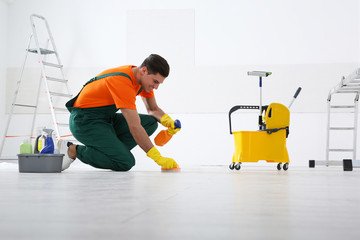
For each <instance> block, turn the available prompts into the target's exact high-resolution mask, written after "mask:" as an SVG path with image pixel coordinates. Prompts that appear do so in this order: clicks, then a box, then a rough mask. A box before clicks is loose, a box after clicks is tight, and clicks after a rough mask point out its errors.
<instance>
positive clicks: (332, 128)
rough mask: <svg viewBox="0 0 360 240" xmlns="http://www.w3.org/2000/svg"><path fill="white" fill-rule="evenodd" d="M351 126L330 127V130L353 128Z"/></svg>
mask: <svg viewBox="0 0 360 240" xmlns="http://www.w3.org/2000/svg"><path fill="white" fill-rule="evenodd" d="M354 129H355V128H353V127H331V128H330V130H354Z"/></svg>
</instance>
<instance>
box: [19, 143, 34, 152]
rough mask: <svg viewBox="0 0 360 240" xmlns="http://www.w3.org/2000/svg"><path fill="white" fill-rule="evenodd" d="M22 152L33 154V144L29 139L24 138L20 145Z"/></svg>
mask: <svg viewBox="0 0 360 240" xmlns="http://www.w3.org/2000/svg"><path fill="white" fill-rule="evenodd" d="M20 154H32V146H31V143H30V140H29V139H24V142H23V143H22V144H21V145H20Z"/></svg>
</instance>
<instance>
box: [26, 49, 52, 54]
mask: <svg viewBox="0 0 360 240" xmlns="http://www.w3.org/2000/svg"><path fill="white" fill-rule="evenodd" d="M26 50H27V51H28V52H31V53H38V50H37V49H36V48H30V49H26ZM40 53H41V54H42V55H46V54H54V53H55V51H53V50H49V49H44V48H40Z"/></svg>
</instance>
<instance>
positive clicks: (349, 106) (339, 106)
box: [330, 105, 355, 108]
mask: <svg viewBox="0 0 360 240" xmlns="http://www.w3.org/2000/svg"><path fill="white" fill-rule="evenodd" d="M330 108H355V106H354V105H343V106H341V105H334V106H330Z"/></svg>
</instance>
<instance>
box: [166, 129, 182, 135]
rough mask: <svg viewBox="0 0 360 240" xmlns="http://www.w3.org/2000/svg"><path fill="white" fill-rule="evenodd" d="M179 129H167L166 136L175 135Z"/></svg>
mask: <svg viewBox="0 0 360 240" xmlns="http://www.w3.org/2000/svg"><path fill="white" fill-rule="evenodd" d="M180 129H181V128H176V129H173V128H168V134H169V135H170V136H172V135H174V134H175V133H177V132H178V131H180Z"/></svg>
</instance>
